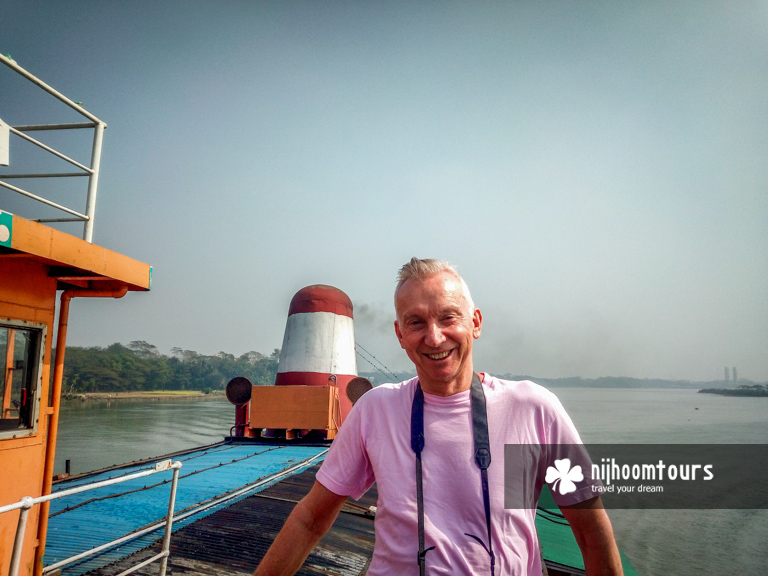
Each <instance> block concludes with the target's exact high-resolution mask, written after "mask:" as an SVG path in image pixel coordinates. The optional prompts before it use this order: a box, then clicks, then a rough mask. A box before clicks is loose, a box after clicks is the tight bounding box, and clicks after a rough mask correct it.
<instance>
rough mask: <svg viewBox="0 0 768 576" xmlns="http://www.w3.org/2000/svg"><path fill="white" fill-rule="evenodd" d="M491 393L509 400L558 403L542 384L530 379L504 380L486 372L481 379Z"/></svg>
mask: <svg viewBox="0 0 768 576" xmlns="http://www.w3.org/2000/svg"><path fill="white" fill-rule="evenodd" d="M483 385H484V386H486V387H487V388H488V389H489V390H490V391H491V393H492V394H497V395H499V396H500V397H502V398H505V399H507V400H510V401H517V402H527V403H532V404H552V403H556V404H559V403H560V401H559V400H558V399H557V396H555V394H553V393H552V392H550V391H549V390H547V389H546V388H545V387H544V386H542V385H540V384H536V383H535V382H533V381H531V380H504V379H502V378H497V377H495V376H491V375H490V374H486V375H485V378H484V379H483Z"/></svg>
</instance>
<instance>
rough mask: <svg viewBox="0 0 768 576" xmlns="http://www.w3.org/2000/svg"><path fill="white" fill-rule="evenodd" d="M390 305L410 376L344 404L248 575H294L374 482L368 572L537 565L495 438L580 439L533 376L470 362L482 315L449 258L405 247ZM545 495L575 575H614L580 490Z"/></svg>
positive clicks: (616, 562)
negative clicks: (560, 524)
mask: <svg viewBox="0 0 768 576" xmlns="http://www.w3.org/2000/svg"><path fill="white" fill-rule="evenodd" d="M395 312H396V316H397V319H396V321H395V333H396V334H397V338H398V340H399V342H400V346H401V347H402V348H403V349H404V350H405V352H406V353H407V354H408V357H409V358H410V359H411V361H412V362H413V364H414V366H415V367H416V373H417V375H418V376H417V377H416V378H413V379H411V380H407V381H405V382H401V383H399V384H384V385H381V386H378V387H376V388H374V389H373V390H371V391H370V392H368V393H367V394H365V395H364V396H363V397H362V398H361V399H360V400H359V401H358V403H357V404H355V407H354V408H353V409H352V411H351V412H350V414H349V416H348V418H347V420H346V422H345V423H344V426H343V427H342V429H341V431H340V433H339V435H338V436H337V437H336V439H335V440H334V442H333V445H332V446H331V450H330V452H329V453H328V456H327V457H326V459H325V462H324V463H323V466H322V468H321V469H320V470H319V471H318V473H317V482H316V483H315V485H314V487H313V488H312V490H311V491H310V493H309V494H308V495H307V496H306V497H305V498H304V499H303V500H302V501H301V502H300V503H299V504H297V506H296V508H295V509H294V511H293V512H292V513H291V515H290V516H289V518H288V520H287V521H286V524H285V526H284V527H283V530H282V531H281V532H280V534H279V535H278V537H277V538H276V540H275V542H274V544H273V545H272V547H271V548H270V550H269V551H268V552H267V554H266V556H265V557H264V560H263V561H262V563H261V565H260V566H259V568H258V569H257V570H256V576H263V575H267V574H293V573H294V572H295V571H296V570H297V569H298V568H299V567H300V566H301V564H302V562H303V561H304V559H305V558H306V557H307V555H308V554H309V552H310V551H311V549H312V547H314V545H315V544H316V543H317V541H318V540H319V539H320V537H321V536H322V535H323V534H324V533H325V532H326V531H327V530H328V528H330V526H331V525H332V524H333V521H334V520H335V518H336V516H337V515H338V512H339V510H340V509H341V506H342V505H343V503H344V501H345V500H346V498H347V497H348V496H350V495H351V496H352V497H353V498H359V497H360V496H362V495H363V494H364V493H365V492H366V491H367V490H368V489H369V488H370V487H371V486H372V485H373V483H374V482H376V484H377V488H378V494H379V500H378V507H377V512H376V521H375V532H376V542H375V547H374V554H373V559H372V561H371V564H370V567H369V569H368V572H367V574H368V575H369V576H378V575H393V574H397V575H409V574H413V575H416V574H446V575H448V574H466V575H470V574H491V575H492V576H495V575H502V574H504V575H511V574H516V575H518V574H519V575H536V576H538V575H539V574H541V573H542V564H541V555H540V551H539V543H538V538H537V535H536V529H535V524H534V521H535V513H536V511H535V509H505V508H504V445H505V444H575V443H580V442H581V441H580V439H579V436H578V433H577V432H576V430H575V428H574V426H573V424H572V422H571V420H570V418H569V417H568V415H567V414H566V413H565V410H564V409H563V407H562V405H561V404H560V402H559V401H558V400H557V398H556V397H555V396H554V395H552V394H551V393H550V392H548V391H547V390H545V389H544V388H541V387H540V386H537V385H536V384H533V383H532V382H528V381H522V382H509V381H504V380H500V379H498V378H494V377H493V376H490V375H489V374H476V373H475V372H474V365H473V362H472V346H473V343H474V340H476V339H477V338H479V337H480V333H481V329H482V323H483V317H482V314H481V313H480V310H478V309H477V308H475V306H474V303H473V302H472V297H471V296H470V293H469V288H468V287H467V285H466V283H465V282H464V280H463V279H462V278H461V277H460V276H459V274H458V273H457V272H456V270H455V269H454V268H453V267H452V266H451V265H450V264H448V263H446V262H443V261H440V260H420V259H418V258H412V259H411V261H410V262H408V263H407V264H406V265H404V266H403V267H402V268H401V269H400V273H399V275H398V284H397V288H396V289H395ZM541 483H543V479H538V484H537V486H539V487H540V486H541ZM554 496H555V498H556V500H557V502H558V504H559V505H560V507H561V510H562V511H563V514H564V516H565V518H566V519H567V520H568V521H569V523H570V525H571V528H572V530H573V532H574V535H575V537H576V541H577V542H578V544H579V547H580V548H581V551H582V555H583V557H584V562H585V566H586V573H587V575H589V576H592V575H598V574H600V575H603V574H606V575H614V574H621V573H622V570H621V562H620V559H619V554H618V549H617V548H616V544H615V542H614V539H613V531H612V529H611V525H610V521H609V519H608V516H607V514H606V513H605V510H603V508H602V505H601V504H600V501H599V499H598V498H592V491H591V487H589V486H586V487H583V488H581V489H580V490H576V491H575V492H572V493H570V494H568V495H567V496H560V495H559V494H554Z"/></svg>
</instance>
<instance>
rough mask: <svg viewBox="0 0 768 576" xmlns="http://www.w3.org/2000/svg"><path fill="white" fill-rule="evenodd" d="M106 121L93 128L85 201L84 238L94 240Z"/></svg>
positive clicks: (89, 240) (88, 240)
mask: <svg viewBox="0 0 768 576" xmlns="http://www.w3.org/2000/svg"><path fill="white" fill-rule="evenodd" d="M106 127H107V125H106V124H104V122H98V123H97V124H96V126H95V127H94V128H93V152H92V153H91V176H90V178H88V198H87V200H86V203H85V215H86V216H88V220H86V221H85V224H84V225H83V240H85V241H86V242H93V218H94V217H95V216H96V188H97V187H98V185H99V167H100V166H101V143H102V140H103V138H104V128H106Z"/></svg>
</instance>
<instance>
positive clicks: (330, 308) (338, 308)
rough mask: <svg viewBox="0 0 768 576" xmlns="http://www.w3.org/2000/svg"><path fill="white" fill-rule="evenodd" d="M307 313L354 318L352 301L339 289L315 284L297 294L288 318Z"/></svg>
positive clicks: (289, 309) (292, 301)
mask: <svg viewBox="0 0 768 576" xmlns="http://www.w3.org/2000/svg"><path fill="white" fill-rule="evenodd" d="M307 312H330V313H332V314H337V315H339V316H349V317H350V318H352V301H351V300H350V299H349V296H347V295H346V294H344V292H342V291H341V290H339V289H338V288H334V287H333V286H325V285H324V284H315V285H314V286H307V287H306V288H302V289H301V290H299V291H298V292H296V294H295V295H294V297H293V299H292V300H291V306H290V308H288V316H291V315H292V314H301V313H307Z"/></svg>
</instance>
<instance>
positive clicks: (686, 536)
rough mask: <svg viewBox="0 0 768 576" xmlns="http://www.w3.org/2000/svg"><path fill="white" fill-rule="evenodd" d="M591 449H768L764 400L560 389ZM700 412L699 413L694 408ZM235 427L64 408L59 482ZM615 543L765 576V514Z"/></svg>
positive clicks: (694, 565) (179, 412) (631, 516)
mask: <svg viewBox="0 0 768 576" xmlns="http://www.w3.org/2000/svg"><path fill="white" fill-rule="evenodd" d="M554 392H555V393H556V394H557V395H558V396H559V397H560V399H561V400H562V402H563V404H564V405H565V407H566V408H567V409H568V412H569V413H570V414H571V417H572V418H573V420H574V422H575V423H576V426H577V427H578V429H579V431H580V433H581V436H582V439H583V440H584V441H585V442H588V443H611V444H613V443H670V444H679V443H703V444H752V443H759V444H762V443H766V442H768V398H729V397H724V396H716V395H708V394H697V393H696V392H695V391H691V390H617V389H579V390H577V389H572V388H560V389H555V390H554ZM696 408H698V410H697V409H696ZM233 421H234V407H233V406H232V405H231V404H229V403H228V402H227V401H226V400H225V399H223V398H217V399H205V400H200V399H189V400H120V401H111V402H110V401H100V402H85V403H82V402H65V403H63V405H62V413H61V420H60V429H59V442H58V450H57V457H56V473H59V472H63V470H64V460H65V459H70V460H71V461H72V471H73V472H84V471H89V470H93V469H96V468H103V467H105V466H109V465H111V464H118V463H123V462H128V461H131V460H136V459H140V458H147V457H149V456H159V455H162V454H166V453H168V452H172V451H176V450H182V449H185V448H192V447H195V446H199V445H202V444H210V443H213V442H218V441H219V440H221V439H222V438H223V437H224V436H225V435H227V434H228V432H229V428H230V426H231V425H232V423H233ZM610 516H611V519H612V520H613V524H614V530H615V532H616V538H617V540H618V541H619V545H620V546H621V548H622V550H623V551H624V552H625V553H626V554H627V555H628V556H629V558H630V559H631V560H632V563H633V564H634V566H635V567H636V568H637V569H638V571H639V572H640V573H641V574H643V575H644V576H651V575H654V576H655V575H663V574H664V575H666V574H673V573H674V574H678V575H691V576H693V575H700V574H712V575H730V574H761V573H763V572H764V571H765V569H766V566H768V545H767V544H768V510H741V511H738V510H733V511H731V510H612V511H611V512H610Z"/></svg>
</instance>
